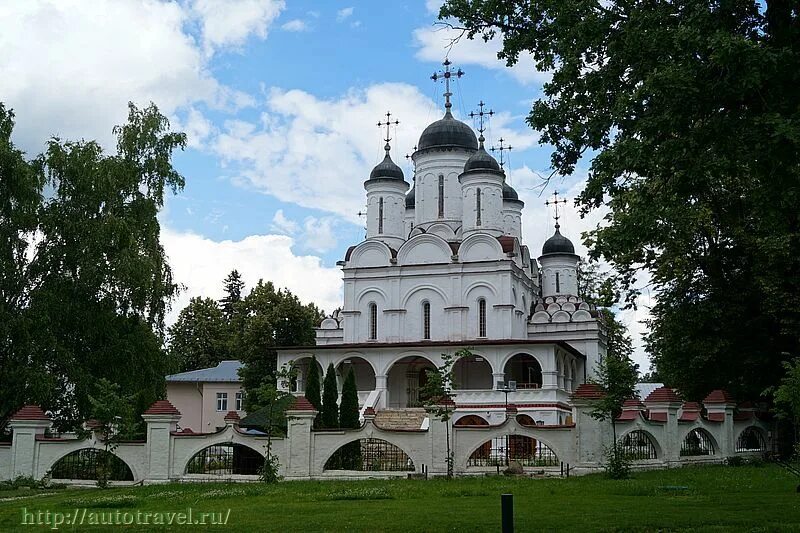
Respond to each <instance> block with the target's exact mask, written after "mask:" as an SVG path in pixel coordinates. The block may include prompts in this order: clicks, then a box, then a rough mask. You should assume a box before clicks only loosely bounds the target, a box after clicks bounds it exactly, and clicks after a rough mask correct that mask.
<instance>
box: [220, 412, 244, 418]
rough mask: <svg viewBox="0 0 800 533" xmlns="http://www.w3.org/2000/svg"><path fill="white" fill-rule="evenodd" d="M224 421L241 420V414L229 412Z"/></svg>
mask: <svg viewBox="0 0 800 533" xmlns="http://www.w3.org/2000/svg"><path fill="white" fill-rule="evenodd" d="M223 420H241V417H239V413H237V412H236V411H228V414H226V415H225V418H223Z"/></svg>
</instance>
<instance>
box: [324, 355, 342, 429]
mask: <svg viewBox="0 0 800 533" xmlns="http://www.w3.org/2000/svg"><path fill="white" fill-rule="evenodd" d="M323 385H324V387H323V390H322V413H320V426H321V427H322V428H324V429H335V428H337V427H339V405H338V401H339V389H338V387H337V385H336V369H335V368H333V363H328V370H327V371H326V372H325V381H324V384H323Z"/></svg>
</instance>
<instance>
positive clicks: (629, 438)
mask: <svg viewBox="0 0 800 533" xmlns="http://www.w3.org/2000/svg"><path fill="white" fill-rule="evenodd" d="M617 446H618V451H619V453H621V454H622V455H623V456H624V457H625V458H627V459H628V460H630V461H646V460H648V459H656V458H658V454H657V453H656V446H655V444H654V443H653V438H652V437H651V436H650V434H649V433H647V432H646V431H642V430H641V429H635V430H633V431H631V432H630V433H627V434H625V436H623V437H622V438H621V439H620V440H619V444H618V445H617Z"/></svg>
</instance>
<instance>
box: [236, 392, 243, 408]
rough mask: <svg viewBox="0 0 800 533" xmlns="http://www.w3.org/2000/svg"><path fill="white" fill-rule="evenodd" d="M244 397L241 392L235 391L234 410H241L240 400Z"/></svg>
mask: <svg viewBox="0 0 800 533" xmlns="http://www.w3.org/2000/svg"><path fill="white" fill-rule="evenodd" d="M243 399H244V395H243V394H242V393H241V392H237V393H236V410H237V411H241V410H242V400H243Z"/></svg>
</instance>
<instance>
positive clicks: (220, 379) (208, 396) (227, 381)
mask: <svg viewBox="0 0 800 533" xmlns="http://www.w3.org/2000/svg"><path fill="white" fill-rule="evenodd" d="M241 367H242V363H241V362H240V361H222V362H220V363H219V364H218V365H217V366H215V367H211V368H202V369H200V370H191V371H189V372H181V373H180V374H172V375H170V376H167V377H166V380H167V399H168V400H169V402H170V403H171V404H172V405H174V406H175V407H176V408H177V409H178V411H180V412H181V419H180V420H179V421H178V425H179V427H180V428H181V429H183V428H190V429H191V430H192V431H194V432H196V433H209V432H214V431H217V429H219V428H223V427H225V420H224V418H225V415H226V414H227V413H228V412H230V411H236V412H237V413H238V414H239V416H240V417H244V416H245V414H246V413H245V411H244V410H243V409H242V403H243V400H244V396H243V392H242V380H241V378H240V377H239V369H240V368H241Z"/></svg>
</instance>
